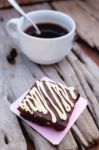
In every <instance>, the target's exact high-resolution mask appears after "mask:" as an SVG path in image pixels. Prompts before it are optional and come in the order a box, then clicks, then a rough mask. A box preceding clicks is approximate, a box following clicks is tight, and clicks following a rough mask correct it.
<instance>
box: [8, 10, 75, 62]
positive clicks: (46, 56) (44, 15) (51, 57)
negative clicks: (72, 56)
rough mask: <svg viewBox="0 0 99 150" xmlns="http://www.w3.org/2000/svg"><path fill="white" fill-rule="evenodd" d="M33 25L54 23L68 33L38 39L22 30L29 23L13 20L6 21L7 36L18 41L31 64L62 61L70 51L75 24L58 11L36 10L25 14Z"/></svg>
mask: <svg viewBox="0 0 99 150" xmlns="http://www.w3.org/2000/svg"><path fill="white" fill-rule="evenodd" d="M27 16H28V17H30V18H31V19H32V20H33V21H34V22H35V23H43V22H44V23H45V22H48V23H55V24H59V25H61V26H63V27H65V28H67V29H68V31H69V33H68V34H66V35H64V36H61V37H58V38H50V39H47V38H38V37H33V36H30V35H27V34H26V33H24V30H25V29H26V28H27V27H29V26H30V23H29V22H28V21H27V20H26V19H25V18H24V17H21V18H14V19H11V20H9V21H8V23H7V31H8V33H9V35H10V36H11V37H12V38H14V39H15V40H18V42H19V47H20V48H21V50H22V51H23V53H24V54H25V55H26V56H27V57H28V58H29V59H30V60H32V61H33V62H36V63H39V64H53V63H56V62H58V61H60V60H61V59H63V58H64V57H65V56H66V55H67V53H68V52H69V51H70V50H71V48H72V45H73V39H74V35H75V28H76V25H75V22H74V20H73V19H72V18H71V17H70V16H69V15H66V14H64V13H62V12H59V11H52V10H37V11H33V12H30V13H28V14H27Z"/></svg>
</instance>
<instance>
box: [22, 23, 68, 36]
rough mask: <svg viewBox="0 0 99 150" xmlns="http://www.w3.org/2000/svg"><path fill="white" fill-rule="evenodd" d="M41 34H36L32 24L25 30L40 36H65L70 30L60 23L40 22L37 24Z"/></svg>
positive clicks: (29, 33) (32, 34)
mask: <svg viewBox="0 0 99 150" xmlns="http://www.w3.org/2000/svg"><path fill="white" fill-rule="evenodd" d="M37 26H38V28H39V30H40V31H41V34H39V35H38V34H36V32H35V29H34V28H33V27H32V26H30V27H28V28H27V29H26V30H25V31H24V32H25V33H26V34H28V35H31V36H35V37H39V38H57V37H61V36H64V35H66V34H67V33H68V30H67V29H66V28H64V27H62V26H60V25H58V24H52V23H38V24H37Z"/></svg>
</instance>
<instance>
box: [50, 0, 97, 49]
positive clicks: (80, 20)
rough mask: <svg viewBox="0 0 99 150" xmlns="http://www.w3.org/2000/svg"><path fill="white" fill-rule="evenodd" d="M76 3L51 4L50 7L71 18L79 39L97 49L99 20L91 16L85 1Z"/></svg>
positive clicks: (76, 1)
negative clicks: (73, 20)
mask: <svg viewBox="0 0 99 150" xmlns="http://www.w3.org/2000/svg"><path fill="white" fill-rule="evenodd" d="M78 1H79V0H75V1H72V0H70V1H63V2H53V3H52V5H53V7H54V8H55V9H57V10H60V11H62V12H65V13H67V14H69V15H70V16H72V17H73V18H74V19H75V21H76V24H77V33H78V34H79V36H80V38H81V39H83V40H84V41H86V42H87V43H88V44H89V45H90V46H91V47H96V48H97V49H99V33H98V32H99V30H98V27H99V20H98V19H96V18H95V17H94V15H92V12H94V11H91V8H89V7H88V4H87V3H86V1H83V2H82V4H80V2H78ZM89 3H90V2H89ZM97 5H98V4H97ZM86 7H88V8H86ZM86 9H87V10H86ZM89 9H90V11H91V13H90V11H89ZM98 10H99V9H98ZM98 13H99V11H98Z"/></svg>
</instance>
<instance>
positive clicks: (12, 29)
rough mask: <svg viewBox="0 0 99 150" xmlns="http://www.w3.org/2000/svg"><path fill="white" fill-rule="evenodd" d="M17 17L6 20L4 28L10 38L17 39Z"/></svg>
mask: <svg viewBox="0 0 99 150" xmlns="http://www.w3.org/2000/svg"><path fill="white" fill-rule="evenodd" d="M18 20H19V19H18V18H14V19H10V20H9V21H8V22H7V25H6V29H7V32H8V34H9V36H10V37H11V38H14V39H18V30H17V23H18Z"/></svg>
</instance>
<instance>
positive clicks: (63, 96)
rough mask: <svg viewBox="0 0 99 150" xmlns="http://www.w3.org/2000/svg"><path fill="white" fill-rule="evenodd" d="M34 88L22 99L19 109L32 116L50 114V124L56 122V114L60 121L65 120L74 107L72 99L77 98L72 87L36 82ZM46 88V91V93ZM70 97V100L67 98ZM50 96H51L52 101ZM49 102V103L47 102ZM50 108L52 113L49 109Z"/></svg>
mask: <svg viewBox="0 0 99 150" xmlns="http://www.w3.org/2000/svg"><path fill="white" fill-rule="evenodd" d="M35 84H36V87H35V86H34V87H33V88H32V89H31V90H30V91H29V92H28V94H27V95H26V97H25V98H24V99H23V101H22V102H21V104H20V108H21V109H23V110H25V111H27V112H29V113H30V114H33V113H34V112H37V111H38V112H40V113H43V114H48V113H49V114H50V116H51V118H52V122H53V123H56V122H57V117H56V113H57V114H58V116H59V118H60V119H62V120H66V119H67V112H70V111H71V109H72V107H74V103H73V101H72V100H73V99H74V100H75V99H76V98H77V96H76V94H75V92H74V87H67V86H65V85H62V84H60V83H59V84H55V83H52V82H48V81H38V80H37V81H36V83H35ZM46 88H47V91H48V92H47V91H46ZM68 93H69V94H70V95H71V98H72V100H71V99H70V98H69V95H68ZM50 95H52V97H53V100H52V99H51V97H50ZM47 101H49V102H47ZM49 103H50V105H49ZM50 107H52V108H53V109H54V111H53V110H52V109H51V108H50Z"/></svg>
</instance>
